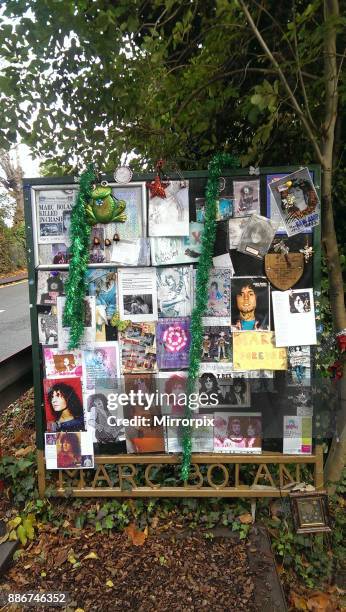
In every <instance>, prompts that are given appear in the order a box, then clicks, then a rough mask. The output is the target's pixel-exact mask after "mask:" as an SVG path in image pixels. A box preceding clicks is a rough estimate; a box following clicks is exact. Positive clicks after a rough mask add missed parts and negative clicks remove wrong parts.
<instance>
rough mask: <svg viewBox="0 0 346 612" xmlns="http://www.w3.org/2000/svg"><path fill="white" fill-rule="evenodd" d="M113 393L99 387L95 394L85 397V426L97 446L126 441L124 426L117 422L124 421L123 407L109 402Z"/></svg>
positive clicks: (88, 394)
mask: <svg viewBox="0 0 346 612" xmlns="http://www.w3.org/2000/svg"><path fill="white" fill-rule="evenodd" d="M111 393H112V392H111V391H110V390H109V389H105V388H103V387H102V386H97V389H96V391H95V392H94V393H87V394H86V395H85V400H84V403H85V424H86V428H87V431H89V432H91V435H92V439H93V442H94V443H95V444H108V443H109V442H121V441H122V440H125V428H124V425H123V424H122V422H121V421H120V422H118V421H117V420H116V419H121V420H122V419H123V416H124V413H123V407H122V406H121V405H120V404H118V403H117V404H116V406H115V405H114V404H113V403H111V402H110V401H109V397H110V398H111V397H112V396H111ZM114 417H115V418H114Z"/></svg>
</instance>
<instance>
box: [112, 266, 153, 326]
mask: <svg viewBox="0 0 346 612" xmlns="http://www.w3.org/2000/svg"><path fill="white" fill-rule="evenodd" d="M118 284H119V286H118V290H119V293H118V300H119V316H120V319H121V320H129V321H133V322H135V323H137V322H138V323H139V322H146V321H157V319H158V310H157V282H156V269H155V268H119V269H118Z"/></svg>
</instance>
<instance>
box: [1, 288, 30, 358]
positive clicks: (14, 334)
mask: <svg viewBox="0 0 346 612" xmlns="http://www.w3.org/2000/svg"><path fill="white" fill-rule="evenodd" d="M29 310H30V309H29V293H28V281H22V282H19V283H15V284H13V285H3V286H0V361H1V360H2V359H6V357H9V356H10V355H13V353H17V351H20V350H21V349H23V348H24V347H25V346H28V345H29V344H31V336H30V317H29Z"/></svg>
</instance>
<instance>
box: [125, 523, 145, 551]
mask: <svg viewBox="0 0 346 612" xmlns="http://www.w3.org/2000/svg"><path fill="white" fill-rule="evenodd" d="M125 531H126V533H127V535H128V536H129V538H130V540H131V542H132V544H134V545H135V546H143V544H144V542H145V540H146V539H147V537H148V527H145V528H144V530H143V531H141V530H140V529H137V528H136V525H135V524H134V523H131V524H130V525H129V526H128V527H125Z"/></svg>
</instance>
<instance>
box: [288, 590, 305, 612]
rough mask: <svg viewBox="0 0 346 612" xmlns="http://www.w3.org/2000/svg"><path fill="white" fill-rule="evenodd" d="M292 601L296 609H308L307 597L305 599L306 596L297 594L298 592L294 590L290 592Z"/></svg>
mask: <svg viewBox="0 0 346 612" xmlns="http://www.w3.org/2000/svg"><path fill="white" fill-rule="evenodd" d="M290 602H291V604H292V606H293V607H294V609H295V610H307V609H308V606H307V603H306V599H304V597H301V595H297V593H294V591H291V592H290Z"/></svg>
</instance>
